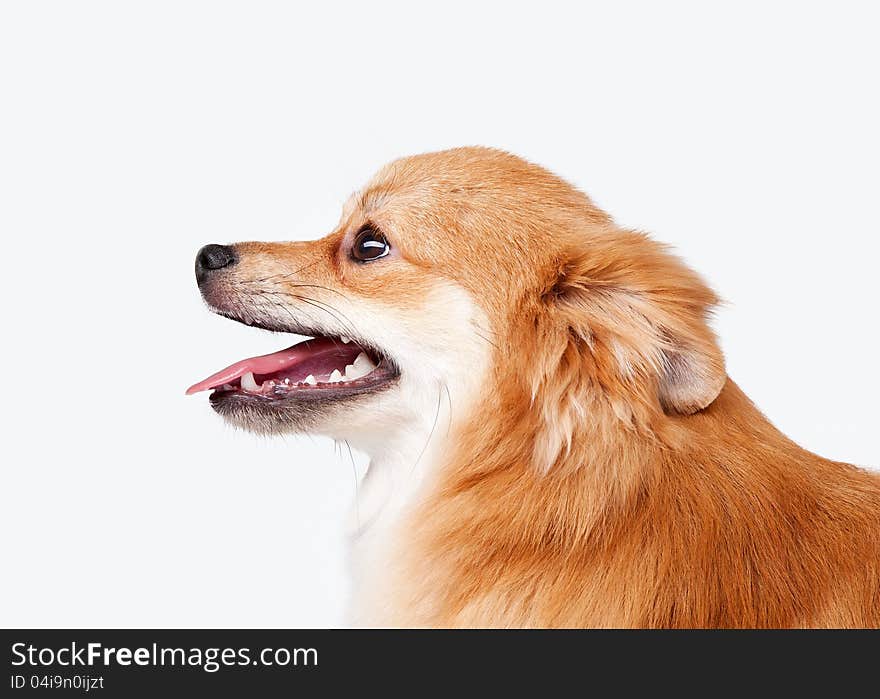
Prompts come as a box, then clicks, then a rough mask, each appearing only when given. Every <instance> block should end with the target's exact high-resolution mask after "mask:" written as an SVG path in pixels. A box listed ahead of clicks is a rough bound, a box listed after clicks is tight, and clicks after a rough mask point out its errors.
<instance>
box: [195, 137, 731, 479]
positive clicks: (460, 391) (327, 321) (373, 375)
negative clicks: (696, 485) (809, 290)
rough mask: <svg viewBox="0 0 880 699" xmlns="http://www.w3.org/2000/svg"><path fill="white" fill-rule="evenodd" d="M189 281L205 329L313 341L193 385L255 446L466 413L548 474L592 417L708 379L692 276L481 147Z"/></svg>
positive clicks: (701, 290) (702, 397) (674, 401)
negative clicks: (516, 434)
mask: <svg viewBox="0 0 880 699" xmlns="http://www.w3.org/2000/svg"><path fill="white" fill-rule="evenodd" d="M196 276H197V279H198V283H199V288H200V290H201V292H202V295H203V296H204V298H205V300H206V302H207V303H208V304H209V306H210V307H211V308H212V309H213V310H215V311H216V312H217V313H220V314H222V315H224V316H227V317H229V318H232V319H234V320H238V321H241V322H245V323H247V324H250V325H255V326H259V327H262V328H267V329H269V330H275V331H280V332H288V333H296V334H300V335H308V336H312V337H313V338H314V339H313V340H310V341H306V342H304V343H301V344H298V345H295V346H293V347H291V348H289V349H287V350H282V351H281V352H278V353H276V354H273V355H267V356H264V357H257V358H253V359H248V360H244V361H242V362H238V363H237V364H234V365H232V366H231V367H229V368H228V369H226V370H224V371H221V372H218V373H217V374H215V375H214V376H212V377H210V378H209V379H206V380H205V381H203V382H201V383H199V384H196V385H195V386H194V387H193V388H192V389H190V391H191V392H194V391H197V390H205V389H214V392H213V393H212V395H211V403H212V405H213V406H214V408H215V409H216V410H217V411H218V412H219V413H220V414H221V415H223V416H224V417H226V418H227V419H229V420H230V421H231V422H233V423H234V424H236V425H239V426H242V427H245V428H248V429H252V430H256V431H260V432H284V431H307V432H316V433H322V434H329V435H331V436H334V437H338V438H344V439H355V440H356V442H357V444H359V445H360V446H363V447H365V448H366V449H368V450H369V448H370V445H371V442H372V440H382V439H383V436H384V435H385V434H387V433H389V432H390V431H393V430H394V429H396V428H397V427H398V426H402V425H405V424H406V423H407V420H409V419H410V418H411V417H414V416H424V415H425V414H426V413H428V414H430V413H433V412H434V409H435V407H436V405H437V404H438V401H443V402H448V405H449V406H450V407H452V408H453V412H454V413H455V415H456V416H458V417H462V416H464V415H467V416H469V419H471V420H474V419H477V420H478V419H481V417H480V415H478V414H475V413H474V411H475V409H477V407H478V406H479V407H480V409H481V410H483V411H487V412H486V413H485V415H484V417H483V419H486V420H489V419H491V418H492V417H493V411H494V410H496V409H497V410H504V411H510V410H514V411H516V412H519V413H524V414H528V415H529V416H530V419H533V420H534V421H535V425H536V430H537V431H539V432H540V433H541V434H540V436H536V441H535V447H534V448H535V456H536V458H537V459H538V460H539V461H540V462H541V464H542V465H544V466H547V465H550V464H552V463H553V461H554V460H555V459H556V458H557V457H558V456H559V454H560V453H562V452H563V451H564V450H565V448H566V444H567V443H568V442H570V439H571V435H572V433H573V432H574V431H575V430H576V426H577V425H578V424H581V425H582V424H584V422H585V420H588V419H589V414H590V411H592V410H600V409H601V410H606V411H608V410H610V411H611V412H613V414H614V415H615V416H616V419H619V420H622V421H623V422H624V423H627V424H628V425H630V426H632V427H635V428H640V427H646V426H647V427H650V425H651V423H652V422H653V421H656V420H658V419H663V417H664V416H672V415H676V414H687V413H692V412H694V411H697V410H700V409H702V408H704V407H705V406H707V405H708V404H709V403H711V402H712V401H713V400H714V398H715V397H716V396H717V395H718V393H719V391H720V390H721V387H722V385H723V383H724V380H725V372H724V366H723V360H722V357H721V352H720V350H719V349H718V346H717V344H716V342H715V339H714V337H713V335H712V332H711V331H710V329H709V327H708V325H707V323H706V316H707V314H708V313H709V311H710V310H711V307H712V305H713V304H714V303H715V302H716V299H715V296H714V295H713V294H712V292H711V291H710V290H709V289H708V288H707V287H706V286H705V285H704V284H703V283H702V282H701V281H700V280H699V278H698V277H697V276H696V275H695V274H694V273H692V272H691V271H690V270H688V269H687V268H686V267H684V265H682V264H681V263H680V262H679V261H678V260H677V259H676V258H674V257H672V256H671V255H669V254H668V253H667V252H666V251H665V250H664V249H663V248H662V247H661V246H659V245H658V244H656V243H654V242H652V241H651V240H649V239H647V238H646V237H645V236H643V235H641V234H638V233H634V232H630V231H625V230H621V229H620V228H618V227H616V226H615V225H614V224H613V222H612V221H611V219H610V218H609V217H608V216H607V215H606V214H604V213H603V212H601V211H600V210H599V209H597V208H596V207H595V206H594V205H593V204H592V203H591V202H590V200H589V199H588V198H587V197H586V196H585V195H584V194H582V193H581V192H579V191H577V190H576V189H574V188H573V187H571V186H570V185H569V184H567V183H566V182H564V181H562V180H561V179H559V178H557V177H556V176H554V175H552V174H551V173H549V172H547V171H546V170H544V169H542V168H540V167H538V166H535V165H532V164H530V163H527V162H526V161H524V160H521V159H520V158H517V157H515V156H512V155H509V154H507V153H503V152H500V151H496V150H491V149H485V148H462V149H456V150H451V151H445V152H440V153H432V154H427V155H420V156H416V157H412V158H405V159H403V160H399V161H396V162H393V163H391V164H390V165H388V166H386V167H385V168H383V169H382V170H381V171H380V172H379V173H378V174H377V175H376V176H375V177H374V178H373V180H372V181H371V182H370V183H369V184H368V185H367V186H366V187H365V188H364V189H363V190H362V191H360V192H358V193H357V194H355V195H353V196H352V197H351V198H350V199H349V201H348V202H347V203H346V205H345V207H344V209H343V214H342V219H341V221H340V223H339V225H338V226H337V228H336V230H334V231H333V232H332V233H331V234H330V235H328V236H327V237H325V238H322V239H320V240H317V241H314V242H295V243H239V244H235V245H231V246H217V245H211V246H208V247H206V248H203V249H202V250H201V251H200V253H199V255H198V258H197V260H196ZM510 401H513V402H512V403H511V402H510ZM502 404H503V407H502ZM513 405H515V406H516V407H511V406H513Z"/></svg>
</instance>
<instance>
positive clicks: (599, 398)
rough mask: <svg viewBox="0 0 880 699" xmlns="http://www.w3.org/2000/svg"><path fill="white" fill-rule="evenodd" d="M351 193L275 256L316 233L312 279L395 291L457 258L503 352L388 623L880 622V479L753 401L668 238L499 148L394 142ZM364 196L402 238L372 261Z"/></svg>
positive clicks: (413, 529) (374, 214)
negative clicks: (730, 367) (389, 253)
mask: <svg viewBox="0 0 880 699" xmlns="http://www.w3.org/2000/svg"><path fill="white" fill-rule="evenodd" d="M346 211H347V212H346V216H345V218H344V220H343V222H342V224H341V226H340V228H339V230H338V231H337V232H335V233H334V234H332V235H331V236H329V237H328V238H326V239H325V240H324V241H319V242H317V243H311V244H287V245H284V244H278V245H277V246H272V247H263V248H259V249H258V250H257V251H258V252H261V253H265V254H261V255H259V257H260V259H262V260H263V262H262V263H261V264H263V265H264V267H263V268H262V269H261V271H264V272H265V271H266V269H269V268H271V265H269V267H265V265H267V264H269V263H267V262H266V259H267V256H268V258H269V259H274V260H275V263H277V264H279V265H283V266H286V267H288V268H289V266H290V265H292V264H297V266H299V264H300V263H301V262H304V261H307V260H309V259H315V258H316V255H317V256H318V257H320V259H322V260H324V261H326V264H325V265H319V266H318V267H315V268H313V269H312V270H311V271H308V272H304V278H305V279H313V280H317V282H316V283H318V282H319V283H321V284H323V285H328V286H332V287H333V288H336V289H342V290H344V291H345V292H346V293H350V294H355V295H358V296H359V297H362V298H369V299H370V300H371V301H373V302H375V303H376V304H387V305H389V306H392V307H397V308H400V307H404V308H407V307H409V306H412V307H414V308H415V307H417V306H418V300H419V299H420V298H421V295H422V290H423V289H426V288H428V287H429V286H430V284H431V283H433V282H434V281H436V280H442V279H446V280H450V281H452V282H454V283H456V284H458V285H459V286H461V287H463V288H464V289H465V290H467V291H468V292H469V293H470V295H471V296H472V297H473V298H474V300H475V301H476V303H477V304H478V305H479V306H480V308H481V309H482V310H483V311H485V314H486V317H487V318H488V319H489V322H490V327H487V328H482V329H481V330H482V332H484V333H485V337H486V341H487V342H488V343H489V344H490V345H491V348H492V349H491V355H492V359H493V366H496V367H499V368H496V369H494V372H496V373H495V374H493V375H491V376H487V377H486V378H485V381H484V384H485V390H483V391H482V392H481V394H480V397H479V399H478V401H477V402H476V404H475V405H474V406H473V407H472V408H471V409H470V411H469V412H468V414H467V415H461V414H458V415H456V416H455V422H454V424H453V431H452V434H451V436H450V438H449V443H448V444H449V447H448V450H447V452H446V454H445V456H444V458H442V460H441V461H440V463H439V464H438V466H437V476H436V480H435V481H434V482H432V484H431V487H430V488H429V489H428V490H427V491H426V493H424V495H423V498H422V499H421V500H420V502H419V503H418V504H417V505H416V506H415V507H414V509H413V510H412V511H411V513H410V514H409V515H408V519H407V521H406V526H405V527H403V528H402V529H401V531H402V532H404V533H402V534H401V535H400V536H401V538H400V539H399V540H398V541H397V542H396V550H397V555H396V559H395V561H396V565H395V568H394V585H393V586H392V587H391V588H389V594H393V595H395V598H396V603H395V613H394V618H392V619H388V620H387V621H388V623H392V624H400V625H425V626H561V627H574V626H613V627H633V626H637V627H792V626H795V627H798V626H860V627H864V626H868V627H877V626H880V480H878V478H877V477H876V476H875V475H872V474H870V473H868V472H865V471H861V470H859V469H856V468H854V467H852V466H849V465H847V464H842V463H836V462H833V461H828V460H826V459H823V458H820V457H818V456H816V455H814V454H811V453H809V452H807V451H805V450H803V449H801V448H800V447H798V446H797V445H795V444H794V443H793V442H791V441H790V440H788V439H787V438H786V437H785V436H784V435H782V434H781V433H779V432H778V431H777V430H776V429H775V428H774V427H773V426H772V425H771V424H770V423H769V422H768V420H767V419H766V418H765V417H764V416H763V415H762V414H761V413H760V412H759V411H758V410H757V409H756V408H755V407H754V405H752V403H751V402H750V401H749V400H748V398H747V397H746V396H745V395H743V393H742V392H741V391H740V390H739V388H738V387H737V386H736V384H734V383H733V381H731V380H730V379H729V378H727V376H726V373H725V369H724V362H723V357H722V355H721V351H720V349H719V347H718V345H717V343H716V341H715V338H714V336H713V333H712V331H711V330H710V328H709V326H708V324H707V318H708V316H709V314H710V313H711V311H712V307H713V305H714V304H715V303H716V301H717V299H716V297H715V295H714V294H713V293H712V291H711V290H709V288H708V287H707V286H706V285H705V284H704V283H703V282H702V281H701V280H700V279H699V277H698V276H697V275H696V274H694V273H693V272H692V271H690V270H689V269H688V268H687V267H685V266H684V265H683V264H682V263H681V262H680V261H679V260H678V259H676V258H675V257H673V256H672V255H670V254H669V252H668V251H667V250H666V249H664V248H663V247H662V246H661V245H659V244H657V243H655V242H653V241H651V240H650V239H648V238H647V237H646V236H644V235H642V234H640V233H637V232H633V231H628V230H623V229H621V228H619V227H618V226H616V225H615V224H614V222H613V221H612V220H611V219H610V218H609V217H608V216H607V215H606V214H604V213H603V212H601V211H600V210H599V209H597V208H596V207H595V206H594V205H593V204H592V203H591V201H590V200H589V199H588V198H587V197H586V196H585V195H583V194H582V193H580V192H578V191H577V190H575V189H574V188H572V187H571V186H570V185H568V184H567V183H565V182H564V181H562V180H561V179H559V178H557V177H555V176H554V175H552V174H551V173H549V172H547V171H546V170H544V169H542V168H540V167H537V166H535V165H532V164H529V163H527V162H525V161H523V160H521V159H519V158H516V157H514V156H512V155H509V154H506V153H502V152H499V151H494V150H489V149H481V148H467V149H457V150H453V151H446V152H441V153H434V154H428V155H423V156H417V157H414V158H408V159H404V160H401V161H398V162H396V163H392V164H391V165H389V166H387V167H386V168H385V169H384V170H383V171H381V172H380V173H379V175H378V176H377V177H376V178H375V179H374V181H373V182H372V183H371V185H370V186H369V187H368V188H367V189H366V190H365V191H364V192H363V193H362V194H361V195H360V197H358V198H357V199H356V200H355V201H353V203H352V204H351V206H349V207H348V208H347V210H346ZM367 219H370V220H372V221H375V222H376V223H377V225H379V226H380V227H381V228H382V229H383V230H387V231H389V235H390V236H391V238H392V240H393V241H394V243H395V245H396V246H398V248H399V249H400V252H401V259H400V260H397V261H395V262H393V263H389V264H388V265H386V266H384V267H383V268H381V269H380V268H379V266H378V265H377V266H376V267H375V268H374V269H371V270H369V273H367V272H366V271H357V270H352V269H349V268H348V267H346V265H344V264H339V263H338V260H337V255H338V252H337V251H338V249H339V246H340V242H341V241H342V240H343V238H344V237H345V236H346V235H350V231H351V230H353V229H355V228H356V227H357V226H358V225H360V223H361V222H362V221H364V220H367ZM275 263H273V264H275Z"/></svg>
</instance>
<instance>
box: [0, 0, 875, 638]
mask: <svg viewBox="0 0 880 699" xmlns="http://www.w3.org/2000/svg"><path fill="white" fill-rule="evenodd" d="M318 5H320V6H321V7H320V9H319V8H318V7H317V6H318ZM604 5H605V6H604V8H595V7H587V6H586V5H585V4H583V3H577V4H576V3H566V4H564V5H556V4H554V3H550V2H541V3H538V4H536V5H535V6H534V7H531V8H527V7H516V6H514V4H513V3H503V4H498V5H492V6H489V5H484V4H481V3H477V2H468V3H464V4H455V3H450V2H445V3H443V4H442V5H440V4H438V5H437V6H436V7H435V8H434V9H425V8H424V7H423V6H422V5H421V4H419V3H407V4H401V5H400V6H392V5H386V4H382V3H377V2H369V3H361V4H359V6H358V7H354V6H343V5H339V4H335V3H286V4H284V5H274V4H264V3H255V2H248V3H244V2H241V3H238V4H229V3H219V2H212V3H204V4H196V3H186V2H172V3H160V2H149V3H118V2H117V3H112V2H108V3H89V2H77V3H67V2H65V3H55V4H53V3H33V2H30V3H4V4H3V6H2V10H0V71H2V76H0V80H2V82H0V89H2V93H0V98H2V105H0V121H2V124H0V127H2V128H0V139H2V142H0V148H2V150H0V233H2V262H3V271H2V274H0V283H2V294H3V299H4V305H3V314H4V323H3V341H2V346H3V349H2V352H3V355H2V365H3V373H4V376H3V384H4V391H3V399H2V402H0V405H2V411H3V415H2V425H3V442H2V453H0V458H2V486H0V497H2V501H0V518H2V519H0V526H2V530H0V537H2V552H0V553H2V561H3V563H2V575H0V586H2V594H0V623H2V625H3V626H69V625H76V626H110V627H113V626H208V627H211V626H303V625H319V626H325V625H334V624H338V623H341V620H342V616H341V613H342V609H343V603H344V597H345V594H346V578H345V568H344V549H343V534H342V526H343V519H344V516H345V513H346V512H347V508H348V506H349V504H350V503H351V501H352V498H353V495H354V486H355V476H354V473H353V470H352V465H351V463H350V462H349V461H348V460H347V454H346V458H344V459H343V458H340V457H339V456H338V455H336V454H334V450H333V445H332V443H330V442H325V441H322V440H310V439H309V438H289V439H285V440H271V441H270V440H264V439H259V438H256V437H253V436H250V435H247V434H243V433H236V432H234V431H232V430H231V429H230V428H228V427H226V426H224V424H222V423H221V421H220V419H219V418H217V417H216V416H215V415H214V414H213V413H212V412H211V410H210V409H209V407H208V404H207V400H206V398H205V395H204V394H203V395H199V396H196V397H190V398H185V397H184V395H183V391H184V389H185V388H186V386H188V385H189V384H190V383H192V382H194V381H196V380H197V379H200V378H203V377H204V376H206V375H207V374H209V373H211V372H213V371H215V370H216V369H218V368H221V367H222V366H225V365H226V364H228V363H230V362H232V361H234V360H237V359H240V358H242V357H244V356H250V355H254V354H259V353H262V352H267V351H273V350H276V349H279V348H280V347H282V346H285V344H287V342H286V340H284V339H283V338H279V337H275V336H271V335H269V334H264V333H260V332H258V331H256V330H253V329H249V328H246V327H244V326H239V325H236V324H233V323H230V322H228V321H224V320H222V319H220V318H217V317H215V316H212V315H210V314H209V313H208V312H207V311H206V310H205V309H204V308H203V307H202V304H201V301H200V300H199V297H198V294H197V291H196V286H195V283H194V279H193V274H192V261H193V257H194V255H195V252H196V250H197V249H198V248H199V247H200V246H201V245H203V244H205V243H208V242H230V241H236V240H249V239H300V238H303V239H304V238H312V237H317V236H320V235H323V234H325V233H327V232H329V231H330V230H331V229H332V227H333V226H334V224H335V223H336V220H337V217H338V215H339V211H340V207H341V204H342V202H343V201H344V199H345V198H346V196H347V195H348V194H349V193H350V192H351V191H352V190H354V189H355V188H357V187H358V186H359V185H360V184H362V183H363V182H364V181H365V180H366V179H367V178H368V177H369V175H370V174H371V173H372V172H373V171H374V170H375V169H377V168H378V167H379V166H380V165H381V164H383V163H384V162H386V161H388V160H389V159H391V158H394V157H397V156H401V155H405V154H410V153H416V152H421V151H426V150H433V149H437V148H443V147H449V146H455V145H464V144H487V145H494V146H499V147H502V148H507V149H510V150H512V151H514V152H516V153H519V154H522V155H524V156H526V157H528V158H530V159H532V160H535V161H537V162H539V163H542V164H544V165H546V166H548V167H550V168H551V169H553V170H555V171H557V172H559V173H560V174H562V175H563V176H565V177H567V178H568V179H570V180H571V181H573V182H574V183H576V184H577V185H578V186H580V187H582V188H584V189H585V190H586V191H588V192H589V193H590V194H591V195H592V196H593V197H594V199H595V200H596V201H597V203H598V204H599V205H601V206H602V207H604V208H606V209H607V210H608V211H610V212H611V213H612V214H613V215H614V216H615V217H616V218H617V219H618V220H619V221H620V222H621V223H623V224H626V225H630V226H635V227H639V228H642V229H645V230H649V231H651V232H653V233H654V234H655V235H656V236H657V237H658V238H659V239H661V240H664V241H667V242H670V243H672V244H674V245H675V246H676V247H677V248H678V250H679V252H680V253H681V254H682V255H683V256H684V257H685V258H686V259H687V260H688V261H689V262H690V263H692V264H693V265H694V266H695V267H696V268H697V269H698V270H699V271H700V272H702V273H703V274H704V275H705V276H706V277H707V278H708V279H709V280H710V281H711V282H712V283H713V284H714V286H715V287H716V289H717V290H718V291H719V292H720V293H721V294H722V296H723V297H724V298H725V299H726V300H727V301H728V305H727V306H726V307H725V308H724V309H723V310H722V312H721V313H720V314H719V316H718V319H717V325H716V327H717V329H718V331H719V333H720V335H721V337H722V341H723V345H724V349H725V351H726V353H727V359H728V367H729V372H730V374H731V376H732V377H734V379H735V380H737V381H738V382H739V383H740V385H741V386H742V387H743V388H744V389H745V390H746V391H747V392H748V393H749V394H750V395H751V396H752V398H753V399H754V400H755V401H756V402H757V403H758V405H759V406H761V407H762V408H763V409H764V410H765V411H766V413H767V414H768V415H769V416H770V417H771V418H772V419H773V420H774V421H775V422H776V424H777V425H778V426H779V427H780V428H782V429H783V430H784V431H785V432H786V433H788V434H789V435H790V436H792V437H793V438H794V439H796V440H797V441H798V442H800V443H801V444H803V445H804V446H806V447H807V448H809V449H811V450H813V451H816V452H818V453H819V454H822V455H825V456H829V457H833V458H837V459H841V460H848V461H851V462H855V463H859V464H874V465H878V464H880V446H878V440H877V427H878V422H880V420H878V418H880V409H878V405H877V396H878V395H880V371H878V368H877V362H876V355H877V349H878V348H877V345H878V329H877V301H878V292H877V273H876V270H877V264H878V243H877V240H878V234H880V230H878V228H880V225H878V222H880V214H878V209H877V192H878V184H880V182H878V180H880V177H878V162H880V160H878V157H880V139H878V124H880V107H878V101H877V100H878V90H877V67H878V65H880V49H878V45H880V44H878V42H877V35H876V28H877V22H876V18H875V17H873V16H872V15H871V12H872V11H871V9H870V4H869V3H863V4H861V5H849V4H847V3H841V2H834V3H827V4H825V6H824V8H823V6H821V5H818V4H813V3H792V4H790V5H789V4H778V3H759V4H755V5H748V4H745V3H742V2H737V3H730V6H729V9H727V10H724V9H719V8H718V7H717V4H716V3H712V4H711V5H712V8H711V9H710V7H709V5H710V4H709V3H694V4H689V5H680V4H679V5H671V4H669V3H651V4H644V5H642V4H638V5H633V4H628V3H622V2H615V3H604ZM575 6H577V7H578V8H579V9H577V10H576V11H575V10H574V9H572V8H574V7H575ZM860 7H861V8H864V9H856V8H860Z"/></svg>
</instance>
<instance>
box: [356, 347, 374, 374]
mask: <svg viewBox="0 0 880 699" xmlns="http://www.w3.org/2000/svg"><path fill="white" fill-rule="evenodd" d="M351 364H352V366H353V367H354V368H355V369H357V370H358V372H360V376H366V375H367V374H369V373H370V372H371V371H373V369H375V368H376V365H375V364H373V360H372V359H370V358H369V357H368V356H367V355H366V354H364V353H363V352H361V353H360V354H359V355H358V356H357V358H356V359H355V360H354V361H353V362H352V363H351Z"/></svg>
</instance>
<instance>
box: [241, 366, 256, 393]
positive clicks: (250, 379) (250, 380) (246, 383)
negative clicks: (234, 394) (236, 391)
mask: <svg viewBox="0 0 880 699" xmlns="http://www.w3.org/2000/svg"><path fill="white" fill-rule="evenodd" d="M241 387H242V388H243V389H244V390H245V391H251V392H253V393H256V392H257V391H259V390H260V384H258V383H257V382H256V381H255V380H254V374H253V372H252V371H249V372H247V373H246V374H242V377H241Z"/></svg>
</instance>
